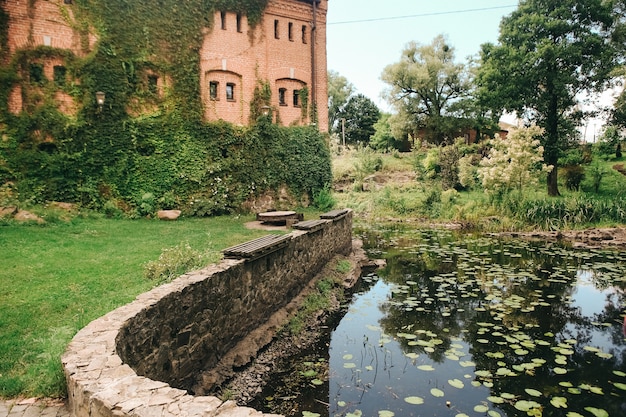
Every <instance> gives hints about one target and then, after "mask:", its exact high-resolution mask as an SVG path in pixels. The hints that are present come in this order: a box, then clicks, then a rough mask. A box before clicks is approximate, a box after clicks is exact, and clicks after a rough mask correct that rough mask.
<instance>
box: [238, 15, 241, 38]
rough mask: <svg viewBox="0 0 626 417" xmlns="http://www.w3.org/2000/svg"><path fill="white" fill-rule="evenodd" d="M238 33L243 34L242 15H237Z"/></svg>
mask: <svg viewBox="0 0 626 417" xmlns="http://www.w3.org/2000/svg"><path fill="white" fill-rule="evenodd" d="M237 32H239V33H241V13H237Z"/></svg>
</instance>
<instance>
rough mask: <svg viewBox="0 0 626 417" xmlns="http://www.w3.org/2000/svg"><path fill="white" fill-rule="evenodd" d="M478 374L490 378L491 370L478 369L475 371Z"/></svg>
mask: <svg viewBox="0 0 626 417" xmlns="http://www.w3.org/2000/svg"><path fill="white" fill-rule="evenodd" d="M474 373H475V374H476V375H478V376H480V377H483V378H489V377H491V376H492V375H491V372H489V371H487V370H478V371H476V372H474Z"/></svg>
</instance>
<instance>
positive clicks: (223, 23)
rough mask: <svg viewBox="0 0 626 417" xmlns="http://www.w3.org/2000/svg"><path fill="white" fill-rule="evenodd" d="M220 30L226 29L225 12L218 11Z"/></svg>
mask: <svg viewBox="0 0 626 417" xmlns="http://www.w3.org/2000/svg"><path fill="white" fill-rule="evenodd" d="M220 18H221V26H222V30H226V12H220Z"/></svg>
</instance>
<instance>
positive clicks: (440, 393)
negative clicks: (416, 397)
mask: <svg viewBox="0 0 626 417" xmlns="http://www.w3.org/2000/svg"><path fill="white" fill-rule="evenodd" d="M430 394H431V395H432V396H433V397H443V396H444V395H445V393H444V392H443V391H442V390H440V389H439V388H431V389H430Z"/></svg>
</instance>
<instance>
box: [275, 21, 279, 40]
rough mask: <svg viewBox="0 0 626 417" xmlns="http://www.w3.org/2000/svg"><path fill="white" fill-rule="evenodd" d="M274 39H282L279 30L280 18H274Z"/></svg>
mask: <svg viewBox="0 0 626 417" xmlns="http://www.w3.org/2000/svg"><path fill="white" fill-rule="evenodd" d="M274 39H280V33H279V31H278V19H276V20H274Z"/></svg>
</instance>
